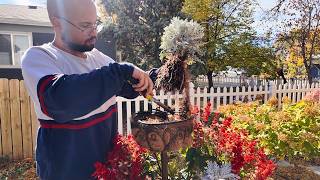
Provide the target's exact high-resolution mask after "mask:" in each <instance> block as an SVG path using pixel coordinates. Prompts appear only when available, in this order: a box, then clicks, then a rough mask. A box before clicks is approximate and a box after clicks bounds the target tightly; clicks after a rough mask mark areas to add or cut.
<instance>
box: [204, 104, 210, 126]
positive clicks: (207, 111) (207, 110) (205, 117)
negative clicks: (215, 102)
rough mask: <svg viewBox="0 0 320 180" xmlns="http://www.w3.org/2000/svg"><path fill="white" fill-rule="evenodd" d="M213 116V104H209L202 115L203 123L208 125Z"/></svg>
mask: <svg viewBox="0 0 320 180" xmlns="http://www.w3.org/2000/svg"><path fill="white" fill-rule="evenodd" d="M210 114H211V103H210V102H209V103H208V104H207V106H206V107H205V108H204V112H203V113H202V121H203V122H204V123H207V122H208V120H209V117H210Z"/></svg>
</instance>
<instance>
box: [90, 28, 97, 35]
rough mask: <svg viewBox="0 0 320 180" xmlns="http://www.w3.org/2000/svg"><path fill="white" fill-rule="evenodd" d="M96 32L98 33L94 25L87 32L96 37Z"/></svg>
mask: <svg viewBox="0 0 320 180" xmlns="http://www.w3.org/2000/svg"><path fill="white" fill-rule="evenodd" d="M97 34H98V32H97V28H96V27H95V28H92V29H91V31H90V33H89V35H90V36H91V37H92V36H94V37H97Z"/></svg>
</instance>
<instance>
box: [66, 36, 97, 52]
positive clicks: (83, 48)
mask: <svg viewBox="0 0 320 180" xmlns="http://www.w3.org/2000/svg"><path fill="white" fill-rule="evenodd" d="M93 39H96V37H91V38H89V39H88V40H86V41H85V42H89V41H91V40H93ZM62 41H63V42H64V43H65V44H66V45H67V46H68V47H69V49H71V50H73V51H78V52H88V51H91V50H92V49H93V48H94V44H90V45H85V44H78V43H74V42H72V41H70V40H69V38H68V36H66V35H65V34H63V35H62Z"/></svg>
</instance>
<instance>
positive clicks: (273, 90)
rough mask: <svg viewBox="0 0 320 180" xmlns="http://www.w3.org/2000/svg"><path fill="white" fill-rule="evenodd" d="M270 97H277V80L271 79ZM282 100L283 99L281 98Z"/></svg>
mask: <svg viewBox="0 0 320 180" xmlns="http://www.w3.org/2000/svg"><path fill="white" fill-rule="evenodd" d="M269 95H270V96H269V97H270V98H271V97H277V82H276V81H271V83H270V87H269ZM280 101H281V99H280Z"/></svg>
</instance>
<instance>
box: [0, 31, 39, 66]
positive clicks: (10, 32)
mask: <svg viewBox="0 0 320 180" xmlns="http://www.w3.org/2000/svg"><path fill="white" fill-rule="evenodd" d="M0 34H3V35H10V41H11V47H10V48H11V54H12V59H11V61H12V64H11V65H0V68H21V66H20V65H17V64H16V60H15V57H14V45H13V44H14V42H13V36H15V35H22V36H27V37H28V40H29V48H30V47H32V45H33V39H32V32H19V31H0Z"/></svg>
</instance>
